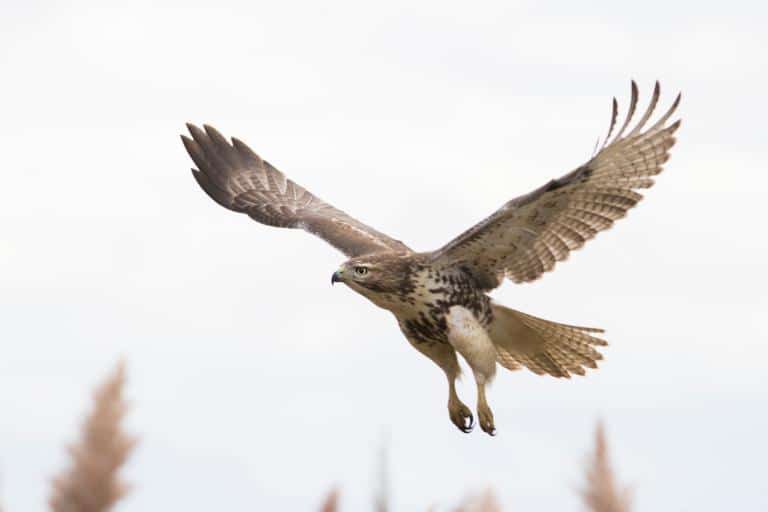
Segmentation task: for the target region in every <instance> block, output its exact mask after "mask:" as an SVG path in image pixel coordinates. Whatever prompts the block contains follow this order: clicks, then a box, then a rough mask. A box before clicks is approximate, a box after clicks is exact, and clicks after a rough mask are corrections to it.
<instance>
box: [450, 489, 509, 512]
mask: <svg viewBox="0 0 768 512" xmlns="http://www.w3.org/2000/svg"><path fill="white" fill-rule="evenodd" d="M454 512H501V505H499V502H498V501H497V500H496V495H495V494H493V491H491V490H490V489H487V490H486V491H485V492H484V493H482V494H480V495H477V496H473V497H470V498H468V499H467V500H465V501H464V503H463V504H461V505H460V506H459V508H457V509H456V510H455V511H454Z"/></svg>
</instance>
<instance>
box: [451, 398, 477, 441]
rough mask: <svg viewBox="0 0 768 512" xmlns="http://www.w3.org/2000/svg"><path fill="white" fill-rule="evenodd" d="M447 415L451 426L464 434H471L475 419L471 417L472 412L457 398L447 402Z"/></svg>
mask: <svg viewBox="0 0 768 512" xmlns="http://www.w3.org/2000/svg"><path fill="white" fill-rule="evenodd" d="M448 415H449V416H450V418H451V421H452V422H453V424H454V425H456V426H457V427H458V428H459V430H461V431H462V432H464V433H465V434H469V433H470V432H472V429H473V428H474V427H475V418H474V416H472V411H470V410H469V407H467V406H466V405H464V404H463V403H462V402H461V400H459V399H458V398H456V399H453V400H449V401H448Z"/></svg>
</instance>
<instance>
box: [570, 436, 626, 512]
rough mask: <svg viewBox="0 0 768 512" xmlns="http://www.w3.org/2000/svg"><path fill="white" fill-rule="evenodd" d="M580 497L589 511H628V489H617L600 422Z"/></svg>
mask: <svg viewBox="0 0 768 512" xmlns="http://www.w3.org/2000/svg"><path fill="white" fill-rule="evenodd" d="M581 499H582V500H583V501H584V505H586V507H587V510H588V511H590V512H629V511H630V510H631V506H630V505H631V500H630V493H629V490H628V489H626V488H623V489H619V488H618V484H617V482H616V475H615V474H614V472H613V468H612V467H611V462H610V460H609V457H608V445H607V442H606V440H605V429H604V428H603V424H602V423H598V424H597V427H596V428H595V449H594V452H593V453H592V455H591V457H590V461H589V465H588V466H587V469H586V485H585V487H584V489H582V491H581Z"/></svg>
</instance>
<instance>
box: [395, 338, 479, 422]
mask: <svg viewBox="0 0 768 512" xmlns="http://www.w3.org/2000/svg"><path fill="white" fill-rule="evenodd" d="M404 334H406V333H405V332H404ZM405 337H406V338H407V339H408V341H409V342H410V344H411V345H413V347H414V348H415V349H416V350H418V351H419V352H421V353H422V354H424V355H425V356H427V357H428V358H430V359H431V360H432V361H434V362H435V364H437V366H439V367H440V368H442V369H443V371H444V372H445V376H446V378H447V379H448V416H449V417H450V419H451V422H453V424H454V425H456V427H458V429H459V430H461V431H462V432H464V433H469V432H472V429H473V428H474V426H475V425H474V423H475V418H474V417H473V416H472V411H471V410H470V409H469V407H467V406H466V405H464V403H463V402H462V401H461V400H459V395H458V394H456V379H457V378H458V377H459V375H460V374H461V368H460V367H459V361H458V360H457V359H456V351H455V350H454V349H453V347H452V346H450V345H448V344H447V343H439V342H420V341H416V340H413V339H411V338H410V337H409V336H408V335H407V334H406V336H405Z"/></svg>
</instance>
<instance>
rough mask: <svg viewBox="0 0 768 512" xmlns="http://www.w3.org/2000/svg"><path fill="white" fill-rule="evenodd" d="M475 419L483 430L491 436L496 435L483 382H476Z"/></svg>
mask: <svg viewBox="0 0 768 512" xmlns="http://www.w3.org/2000/svg"><path fill="white" fill-rule="evenodd" d="M477 421H478V423H480V428H482V429H483V432H485V433H487V434H490V435H492V436H495V435H496V426H495V425H494V424H493V411H491V408H490V406H489V405H488V402H487V401H486V399H485V382H483V383H482V384H481V383H480V382H479V381H478V383H477Z"/></svg>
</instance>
